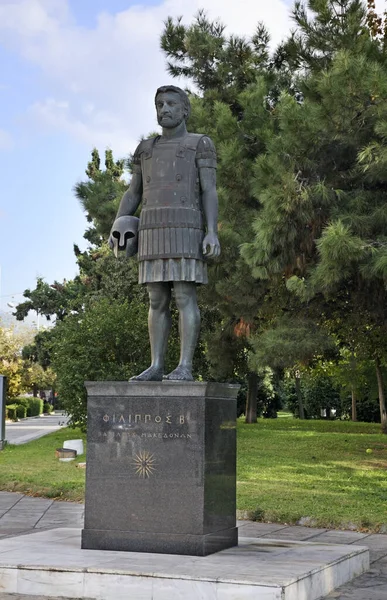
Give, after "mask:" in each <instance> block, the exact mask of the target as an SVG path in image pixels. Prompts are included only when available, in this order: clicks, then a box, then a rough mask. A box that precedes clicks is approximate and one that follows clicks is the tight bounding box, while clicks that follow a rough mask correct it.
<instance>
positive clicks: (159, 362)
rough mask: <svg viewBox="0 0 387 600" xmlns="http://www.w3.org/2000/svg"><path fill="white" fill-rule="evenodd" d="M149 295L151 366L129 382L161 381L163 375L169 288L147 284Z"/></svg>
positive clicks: (168, 328) (168, 285) (169, 299)
mask: <svg viewBox="0 0 387 600" xmlns="http://www.w3.org/2000/svg"><path fill="white" fill-rule="evenodd" d="M148 293H149V315H148V327H149V340H150V346H151V356H152V364H151V366H150V367H149V368H148V369H146V370H145V371H143V372H142V373H140V375H137V376H135V377H132V378H131V381H161V380H162V379H163V375H164V359H165V352H166V349H167V342H168V336H169V331H170V329H171V313H170V310H169V304H170V302H171V286H170V284H169V283H168V282H167V283H148Z"/></svg>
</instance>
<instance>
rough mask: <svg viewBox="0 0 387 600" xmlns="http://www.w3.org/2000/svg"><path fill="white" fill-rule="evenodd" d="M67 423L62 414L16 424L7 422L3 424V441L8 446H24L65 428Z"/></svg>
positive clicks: (43, 416)
mask: <svg viewBox="0 0 387 600" xmlns="http://www.w3.org/2000/svg"><path fill="white" fill-rule="evenodd" d="M67 421H68V417H66V416H65V414H64V413H63V412H56V413H55V414H51V415H41V416H40V417H30V418H28V419H22V420H21V421H18V422H17V423H13V422H11V421H10V422H8V421H7V422H6V424H5V439H6V440H7V442H8V444H16V445H19V444H26V443H27V442H31V440H36V439H38V438H40V437H43V436H44V435H47V434H48V433H52V432H53V431H57V430H58V429H61V428H62V427H66V425H67Z"/></svg>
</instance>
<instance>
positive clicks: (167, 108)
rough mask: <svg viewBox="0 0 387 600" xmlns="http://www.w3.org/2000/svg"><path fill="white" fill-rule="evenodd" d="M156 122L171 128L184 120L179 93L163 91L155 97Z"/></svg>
mask: <svg viewBox="0 0 387 600" xmlns="http://www.w3.org/2000/svg"><path fill="white" fill-rule="evenodd" d="M156 110H157V122H158V124H159V125H161V127H165V128H166V129H172V128H173V127H177V126H178V125H180V123H182V122H183V121H184V116H185V115H184V108H183V104H182V102H181V99H180V96H179V94H177V93H176V92H165V93H163V94H159V95H158V96H157V98H156Z"/></svg>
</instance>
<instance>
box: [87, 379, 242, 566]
mask: <svg viewBox="0 0 387 600" xmlns="http://www.w3.org/2000/svg"><path fill="white" fill-rule="evenodd" d="M86 387H87V391H88V427H87V470H86V502H85V527H84V529H83V531H82V548H88V549H95V550H123V551H128V552H160V553H167V554H189V555H195V556H206V555H208V554H212V553H214V552H218V551H220V550H224V549H225V548H229V547H231V546H236V545H237V544H238V531H237V528H236V521H235V513H236V500H235V496H236V430H235V425H236V395H237V392H238V386H234V385H229V384H220V383H196V382H193V383H187V382H184V383H183V382H182V383H179V382H160V383H158V382H130V383H121V382H88V383H87V384H86Z"/></svg>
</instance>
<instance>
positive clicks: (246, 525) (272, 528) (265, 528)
mask: <svg viewBox="0 0 387 600" xmlns="http://www.w3.org/2000/svg"><path fill="white" fill-rule="evenodd" d="M286 528H287V526H286V525H281V524H279V523H252V522H251V521H239V535H240V536H241V537H262V536H264V535H269V534H270V535H273V536H274V535H276V532H277V531H281V529H286Z"/></svg>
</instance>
